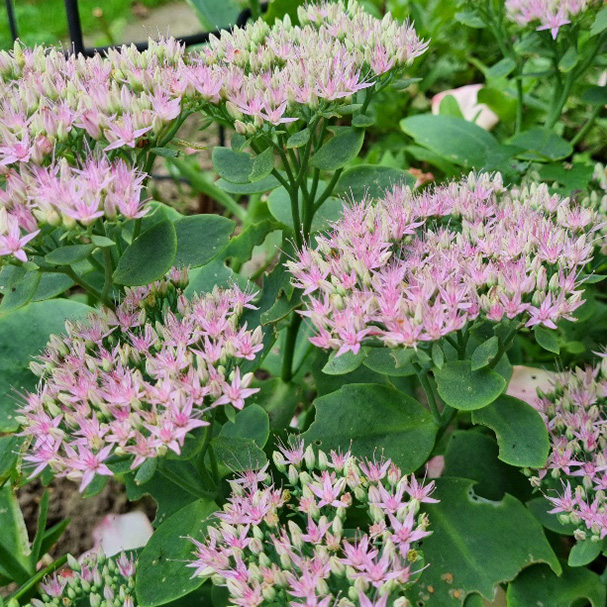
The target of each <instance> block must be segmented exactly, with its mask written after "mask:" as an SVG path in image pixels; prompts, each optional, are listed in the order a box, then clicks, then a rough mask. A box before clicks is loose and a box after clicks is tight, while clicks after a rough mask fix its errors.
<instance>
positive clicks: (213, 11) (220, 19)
mask: <svg viewBox="0 0 607 607" xmlns="http://www.w3.org/2000/svg"><path fill="white" fill-rule="evenodd" d="M188 2H189V3H190V4H191V5H192V6H193V7H194V9H196V13H197V15H198V18H199V19H200V23H201V24H202V26H203V27H204V28H205V29H206V30H209V31H213V30H216V29H219V28H222V27H228V26H229V25H233V24H234V23H236V19H237V18H238V15H239V14H240V11H241V8H240V6H239V5H238V2H237V0H188Z"/></svg>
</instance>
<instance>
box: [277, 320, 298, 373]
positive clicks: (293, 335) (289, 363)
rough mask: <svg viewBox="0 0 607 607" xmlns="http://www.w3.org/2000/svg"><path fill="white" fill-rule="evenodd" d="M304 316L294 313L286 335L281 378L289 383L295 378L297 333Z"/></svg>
mask: <svg viewBox="0 0 607 607" xmlns="http://www.w3.org/2000/svg"><path fill="white" fill-rule="evenodd" d="M301 321H302V317H301V316H300V315H299V314H294V315H293V318H292V319H291V324H290V325H289V326H288V328H287V334H286V337H285V347H284V352H283V356H282V372H281V375H280V377H281V379H282V380H283V381H284V382H285V383H288V382H290V381H291V380H292V379H293V358H294V355H295V344H296V343H297V333H298V332H299V326H300V325H301Z"/></svg>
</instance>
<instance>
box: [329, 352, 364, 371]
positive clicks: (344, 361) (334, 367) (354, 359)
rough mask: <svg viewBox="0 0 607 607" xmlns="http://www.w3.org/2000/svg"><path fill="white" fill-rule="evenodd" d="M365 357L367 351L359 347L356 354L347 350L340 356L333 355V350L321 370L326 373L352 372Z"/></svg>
mask: <svg viewBox="0 0 607 607" xmlns="http://www.w3.org/2000/svg"><path fill="white" fill-rule="evenodd" d="M366 357H367V351H366V350H365V349H364V348H361V349H360V350H359V351H358V353H357V354H354V353H352V352H351V351H348V352H346V353H345V354H342V355H341V356H335V352H332V353H331V354H330V355H329V360H328V362H327V364H326V365H325V366H324V367H323V369H322V371H323V373H326V374H327V375H345V374H346V373H352V371H356V369H358V367H360V365H362V364H363V362H364V360H365V358H366Z"/></svg>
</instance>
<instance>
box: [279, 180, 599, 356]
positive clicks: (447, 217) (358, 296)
mask: <svg viewBox="0 0 607 607" xmlns="http://www.w3.org/2000/svg"><path fill="white" fill-rule="evenodd" d="M596 217H597V214H596V212H595V211H594V210H592V209H588V208H583V207H581V206H578V205H576V204H575V203H574V202H573V201H571V200H569V199H563V198H561V197H559V196H557V195H551V194H550V193H549V191H548V188H547V187H546V186H545V185H539V186H538V185H533V186H530V187H529V188H522V189H516V188H512V189H507V188H506V187H504V185H503V183H502V178H501V176H500V175H499V174H493V175H491V174H486V173H483V174H479V175H475V174H470V175H469V176H468V177H467V178H463V179H462V180H460V181H458V182H453V183H450V184H447V185H443V186H439V187H436V188H434V189H431V190H426V191H424V192H421V193H416V192H413V191H412V190H411V189H410V188H408V187H404V186H395V187H393V188H392V189H391V190H389V191H387V192H386V193H385V195H384V196H383V198H381V199H380V200H377V201H372V200H364V201H362V202H360V203H356V204H352V205H351V206H349V207H348V208H346V210H345V211H344V213H343V216H342V218H341V219H340V220H339V221H337V222H336V223H335V224H334V226H333V228H332V229H331V230H330V232H329V233H328V234H326V235H322V236H319V237H318V238H317V245H316V246H315V247H311V246H305V247H304V248H303V249H302V250H301V251H300V252H299V253H298V255H297V256H296V258H295V259H294V260H292V261H290V262H288V263H287V266H288V268H289V270H290V272H291V273H292V274H293V276H294V279H293V284H294V285H295V286H297V287H299V288H301V289H303V301H304V306H305V310H304V311H303V312H301V313H302V314H303V315H304V316H307V317H308V318H309V319H310V321H311V323H312V325H313V326H314V328H315V329H316V335H315V336H314V337H313V338H312V340H311V341H312V342H313V343H314V344H315V345H316V346H319V347H321V348H325V349H332V350H337V352H338V354H343V353H345V352H348V351H351V352H353V353H355V354H356V353H357V352H358V350H359V349H360V347H361V345H362V344H363V342H364V341H365V340H370V339H372V338H373V339H376V340H377V339H379V340H380V341H381V342H382V343H383V344H385V345H387V346H389V347H398V346H406V347H416V346H417V345H418V344H420V343H422V342H428V341H434V340H438V339H440V338H442V337H444V336H445V335H448V334H449V333H452V332H454V331H458V330H460V329H462V328H463V327H464V326H465V325H466V323H468V322H470V321H473V320H475V319H477V318H479V317H480V318H486V319H489V320H491V321H495V322H499V321H501V320H503V319H506V318H508V319H517V320H520V322H521V323H524V324H525V325H526V326H527V327H533V326H535V325H543V326H545V327H549V328H556V324H555V323H556V322H557V321H558V320H560V319H562V318H567V319H570V318H571V315H572V313H573V312H574V311H575V310H576V309H577V308H578V307H579V306H580V305H581V304H582V303H583V299H582V291H581V289H580V286H581V282H582V281H581V279H580V272H581V270H582V268H583V267H584V266H585V264H586V263H587V262H588V261H589V260H590V259H591V258H592V253H593V240H594V233H595V232H596V231H597V230H598V229H599V227H600V226H599V224H598V223H597V220H596Z"/></svg>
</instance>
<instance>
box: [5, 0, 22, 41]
mask: <svg viewBox="0 0 607 607" xmlns="http://www.w3.org/2000/svg"><path fill="white" fill-rule="evenodd" d="M5 3H6V13H7V15H8V29H9V30H10V32H11V38H12V39H13V42H15V40H17V38H19V34H18V33H17V21H16V20H15V11H14V10H13V0H6V2H5Z"/></svg>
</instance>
